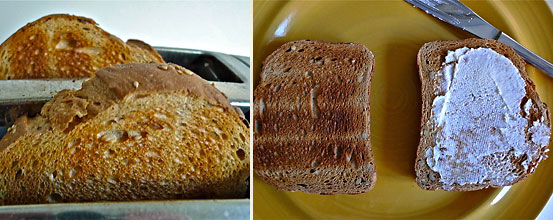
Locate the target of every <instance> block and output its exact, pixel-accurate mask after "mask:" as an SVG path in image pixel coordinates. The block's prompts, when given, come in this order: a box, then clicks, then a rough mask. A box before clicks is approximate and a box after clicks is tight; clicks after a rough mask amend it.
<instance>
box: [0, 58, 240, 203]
mask: <svg viewBox="0 0 553 220" xmlns="http://www.w3.org/2000/svg"><path fill="white" fill-rule="evenodd" d="M168 79H171V80H168ZM127 84H128V85H127ZM247 137H249V129H248V126H247V125H246V124H244V123H243V121H242V118H241V117H240V115H239V114H238V113H237V112H236V111H235V110H234V108H232V106H230V103H229V101H228V100H227V99H226V98H224V96H223V94H222V93H221V92H220V91H218V90H217V89H215V88H214V87H213V86H212V85H211V84H209V83H208V82H207V81H205V80H203V79H201V78H200V77H199V76H197V75H195V74H193V73H192V72H190V71H189V70H186V69H184V68H182V67H180V66H177V65H174V64H163V63H149V64H123V65H115V66H111V67H107V68H104V69H102V71H100V72H98V74H97V75H96V77H95V78H92V79H90V80H88V81H87V82H85V83H84V84H83V87H82V89H80V90H65V91H62V92H60V93H59V94H57V95H56V96H55V97H54V98H53V99H52V100H51V101H49V102H47V103H46V104H45V105H44V107H43V109H42V112H41V114H40V115H38V116H36V117H34V118H30V119H27V118H25V117H23V118H22V119H21V120H18V123H16V124H15V125H14V126H13V127H12V128H11V129H10V132H8V134H6V136H5V137H4V138H3V139H2V140H1V141H0V143H2V144H0V146H1V145H4V146H5V147H3V148H2V147H0V158H2V160H0V204H29V203H46V202H81V201H105V200H113V201H121V200H145V199H148V200H151V199H184V198H243V197H245V196H246V195H247V189H248V181H249V180H248V179H249V164H250V163H249V139H248V138H247Z"/></svg>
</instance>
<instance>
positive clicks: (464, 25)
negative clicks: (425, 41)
mask: <svg viewBox="0 0 553 220" xmlns="http://www.w3.org/2000/svg"><path fill="white" fill-rule="evenodd" d="M405 1H406V2H408V3H410V4H412V5H413V6H415V7H417V8H419V9H421V10H423V11H425V12H426V13H428V14H430V15H432V16H434V17H436V18H438V19H440V20H442V21H444V22H447V23H449V24H451V25H453V26H455V27H458V28H461V29H463V30H464V31H467V32H469V33H471V34H474V35H476V36H478V37H480V38H488V39H495V40H498V41H501V42H503V43H505V44H507V45H509V46H510V47H512V48H513V49H514V50H515V51H516V52H517V53H518V54H519V55H520V56H522V58H524V59H525V60H526V61H528V63H530V64H532V65H534V66H535V67H538V68H540V69H541V70H543V71H544V72H545V73H547V74H548V75H549V76H551V77H553V65H552V64H551V63H550V62H548V61H547V60H545V59H543V58H541V57H540V56H538V55H536V54H535V53H533V52H532V51H530V50H528V49H527V48H526V47H524V46H522V45H521V44H520V43H518V42H517V41H515V40H513V38H511V37H509V35H507V34H505V33H503V32H502V31H500V30H499V29H497V28H495V27H494V26H493V25H491V24H490V23H488V22H487V21H485V20H484V19H482V18H481V17H480V16H478V15H477V14H476V13H475V12H474V11H472V10H471V9H470V8H469V7H467V6H466V5H464V4H463V3H461V2H459V1H457V0H405Z"/></svg>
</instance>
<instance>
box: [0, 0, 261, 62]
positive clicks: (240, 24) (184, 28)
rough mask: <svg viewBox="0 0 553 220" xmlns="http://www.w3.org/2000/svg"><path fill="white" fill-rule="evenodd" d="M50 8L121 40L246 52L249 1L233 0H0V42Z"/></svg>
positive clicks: (50, 10)
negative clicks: (85, 20) (87, 21)
mask: <svg viewBox="0 0 553 220" xmlns="http://www.w3.org/2000/svg"><path fill="white" fill-rule="evenodd" d="M53 13H69V14H73V15H79V16H84V17H88V18H92V19H93V20H95V21H96V23H98V24H99V26H100V28H102V29H104V30H106V31H107V32H109V33H111V34H113V35H115V36H117V37H119V38H121V39H122V40H123V41H126V40H127V39H129V38H134V39H139V40H142V41H144V42H146V43H148V44H150V45H152V46H166V47H179V48H193V49H201V50H208V51H217V52H224V53H230V54H237V55H243V56H250V45H251V42H252V37H251V36H252V33H251V24H252V23H251V22H252V21H251V17H252V12H251V3H250V1H249V0H233V1H161V2H160V1H155V2H154V1H140V2H138V1H95V2H91V1H71V2H69V1H66V2H62V1H38V2H37V1H33V2H31V1H17V2H0V42H4V40H6V39H7V38H8V37H9V36H10V35H12V34H13V33H15V31H17V30H18V29H19V28H21V27H23V26H24V25H25V24H27V23H28V22H31V21H34V20H36V19H38V18H40V17H42V16H45V15H48V14H53Z"/></svg>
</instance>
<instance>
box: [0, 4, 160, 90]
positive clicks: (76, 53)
mask: <svg viewBox="0 0 553 220" xmlns="http://www.w3.org/2000/svg"><path fill="white" fill-rule="evenodd" d="M133 62H134V63H148V62H164V61H163V59H162V58H161V56H160V55H159V54H158V53H157V51H155V50H154V49H153V48H152V47H151V46H150V45H148V44H146V43H144V42H142V41H139V40H129V41H127V43H125V42H123V41H121V39H119V38H117V37H116V36H113V35H111V34H110V33H108V32H106V31H104V30H103V29H101V28H100V27H98V24H96V22H94V21H93V20H92V19H89V18H85V17H79V16H73V15H66V14H53V15H48V16H44V17H42V18H40V19H38V20H36V21H33V22H31V23H28V24H27V25H25V26H24V27H22V28H21V29H19V30H18V31H17V32H15V33H14V34H13V35H12V36H10V37H9V38H8V39H7V40H6V41H4V43H2V44H1V45H0V80H5V79H29V78H72V77H92V76H94V73H95V72H96V71H98V70H99V69H101V68H103V67H105V66H109V65H114V64H122V63H133Z"/></svg>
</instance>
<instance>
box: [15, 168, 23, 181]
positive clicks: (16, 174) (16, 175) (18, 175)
mask: <svg viewBox="0 0 553 220" xmlns="http://www.w3.org/2000/svg"><path fill="white" fill-rule="evenodd" d="M21 175H23V169H19V170H17V172H16V173H15V180H18V179H19V178H20V177H21Z"/></svg>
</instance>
